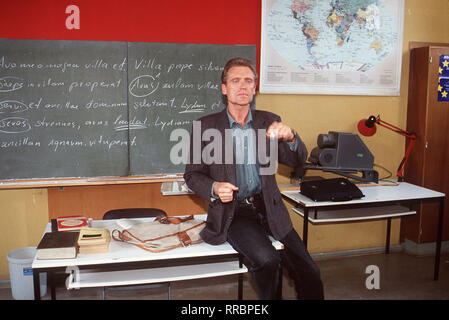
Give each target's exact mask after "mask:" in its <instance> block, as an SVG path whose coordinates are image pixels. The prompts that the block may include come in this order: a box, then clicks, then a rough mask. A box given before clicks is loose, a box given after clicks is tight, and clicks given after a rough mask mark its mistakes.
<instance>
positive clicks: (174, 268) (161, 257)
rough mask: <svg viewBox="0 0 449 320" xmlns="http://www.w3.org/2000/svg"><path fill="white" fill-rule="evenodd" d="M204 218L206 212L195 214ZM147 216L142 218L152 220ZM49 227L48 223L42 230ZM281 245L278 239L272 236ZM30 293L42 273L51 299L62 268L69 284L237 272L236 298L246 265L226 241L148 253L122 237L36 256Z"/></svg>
mask: <svg viewBox="0 0 449 320" xmlns="http://www.w3.org/2000/svg"><path fill="white" fill-rule="evenodd" d="M195 218H197V219H206V215H196V216H195ZM151 219H152V218H145V219H142V220H143V221H145V220H151ZM91 226H92V227H94V228H107V229H109V230H110V231H112V230H113V229H117V228H118V225H117V224H116V223H115V220H99V221H92V225H91ZM50 230H51V228H50V224H48V225H47V228H46V230H45V232H49V231H50ZM273 246H274V247H275V248H276V249H278V250H280V249H282V248H283V247H282V244H281V243H280V242H279V241H275V240H273ZM32 268H33V281H34V296H35V299H40V298H41V297H40V290H39V281H40V280H39V273H41V272H47V279H48V281H49V287H50V288H51V298H52V299H55V298H56V293H55V289H54V283H53V278H52V273H53V272H61V271H65V272H67V280H66V286H67V288H68V289H78V288H86V287H108V286H122V285H135V284H147V283H161V282H172V281H180V280H189V279H199V278H208V277H216V276H224V275H231V274H238V275H239V278H238V299H242V295H243V276H242V275H243V273H245V272H247V271H248V269H247V268H246V267H245V266H244V265H243V263H242V259H241V257H240V256H239V254H238V253H237V251H235V250H234V249H233V248H232V246H231V245H230V244H229V243H227V242H226V243H223V244H221V245H217V246H213V245H209V244H207V243H204V242H203V243H200V244H196V245H192V246H189V247H182V248H177V249H173V250H169V251H165V252H160V253H152V252H147V251H145V250H143V249H140V248H138V247H136V246H133V245H131V244H128V243H125V242H119V241H115V240H111V243H110V247H109V252H108V253H102V254H78V256H77V257H76V258H75V259H58V260H56V259H55V260H37V259H34V260H33V263H32Z"/></svg>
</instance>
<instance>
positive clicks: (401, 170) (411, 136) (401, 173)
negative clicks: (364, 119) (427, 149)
mask: <svg viewBox="0 0 449 320" xmlns="http://www.w3.org/2000/svg"><path fill="white" fill-rule="evenodd" d="M376 123H377V124H378V125H380V126H382V127H384V128H387V129H389V130H391V131H394V132H396V133H399V134H400V135H403V136H405V137H407V138H409V139H410V142H409V144H408V146H407V149H406V151H405V155H404V157H403V158H402V161H401V163H400V164H399V167H398V170H397V172H396V174H397V176H398V178H399V181H404V167H405V163H406V162H407V159H408V156H409V155H410V151H411V150H412V147H413V144H414V143H415V141H416V138H417V137H416V134H414V133H413V132H410V131H407V130H403V129H401V128H399V127H396V126H395V125H393V124H391V123H388V122H386V121H383V120H381V119H380V117H379V116H377V118H376Z"/></svg>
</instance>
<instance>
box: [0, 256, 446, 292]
mask: <svg viewBox="0 0 449 320" xmlns="http://www.w3.org/2000/svg"><path fill="white" fill-rule="evenodd" d="M433 263H434V257H433V256H419V257H416V256H413V255H409V254H405V253H400V252H393V253H390V254H389V255H385V254H369V255H361V256H350V257H340V258H332V259H322V260H317V264H318V266H319V267H320V270H321V275H322V279H323V283H324V288H325V298H326V299H330V300H378V299H387V300H397V299H400V300H415V299H420V300H449V253H443V254H442V256H441V264H440V278H439V280H438V281H434V280H433V266H434V264H433ZM368 266H377V267H378V275H379V278H378V279H379V281H378V284H379V289H376V288H374V289H367V287H366V282H368V283H369V284H375V283H376V281H375V280H373V279H374V278H375V275H376V274H377V273H376V272H374V273H373V272H372V271H371V272H368V273H366V269H367V267H368ZM367 280H368V281H367ZM295 296H296V295H295V292H294V289H293V287H292V283H291V281H289V279H288V278H287V276H286V272H284V280H283V298H284V299H288V300H291V299H295ZM167 297H168V295H167V288H166V287H163V288H153V289H146V290H140V289H139V290H133V291H115V290H114V291H108V292H107V294H106V299H108V300H112V299H120V300H125V299H132V300H137V299H159V300H160V299H167ZM57 298H58V299H65V300H67V299H83V300H94V299H102V290H101V289H95V288H92V289H80V290H70V291H68V290H66V289H65V288H64V287H60V288H57ZM171 298H172V299H175V300H216V299H220V300H234V299H236V298H237V276H226V277H217V278H208V279H201V280H189V281H180V282H174V283H172V284H171ZM243 298H244V299H246V300H249V299H257V294H256V291H255V285H254V282H253V281H252V279H251V277H250V275H249V274H245V276H244V289H243ZM0 299H1V300H9V299H12V296H11V289H10V287H9V286H8V285H6V284H3V285H0ZM44 299H45V300H47V299H50V297H49V292H48V293H47V295H46V296H45V297H44Z"/></svg>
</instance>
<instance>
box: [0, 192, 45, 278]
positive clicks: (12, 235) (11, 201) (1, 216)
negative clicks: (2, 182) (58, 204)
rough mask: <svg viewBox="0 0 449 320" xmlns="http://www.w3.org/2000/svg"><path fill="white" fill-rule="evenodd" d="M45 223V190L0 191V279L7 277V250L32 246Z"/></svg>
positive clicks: (34, 244)
mask: <svg viewBox="0 0 449 320" xmlns="http://www.w3.org/2000/svg"><path fill="white" fill-rule="evenodd" d="M47 222H48V205H47V189H28V190H6V191H1V192H0V280H2V279H9V269H8V260H7V258H6V256H7V255H8V253H9V252H10V251H12V250H14V249H17V248H23V247H28V246H36V245H37V243H38V242H39V240H40V238H41V236H42V232H43V231H44V228H45V225H46V224H47Z"/></svg>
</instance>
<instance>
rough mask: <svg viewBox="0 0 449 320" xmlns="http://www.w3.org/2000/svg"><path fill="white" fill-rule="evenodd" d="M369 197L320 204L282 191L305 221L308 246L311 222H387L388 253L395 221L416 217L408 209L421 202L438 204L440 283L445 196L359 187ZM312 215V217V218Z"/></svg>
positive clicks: (404, 187)
mask: <svg viewBox="0 0 449 320" xmlns="http://www.w3.org/2000/svg"><path fill="white" fill-rule="evenodd" d="M359 188H360V190H361V191H362V193H363V194H364V195H365V196H364V197H363V198H361V199H355V200H350V201H341V202H332V201H320V202H316V201H313V200H311V199H310V198H308V197H306V196H304V195H302V194H301V193H299V189H298V190H289V191H282V195H283V196H284V197H286V198H287V199H289V200H291V201H293V202H294V203H295V205H296V206H295V207H294V208H293V211H294V212H296V213H297V214H299V215H301V216H302V217H303V218H304V224H303V241H304V244H305V245H306V246H307V237H308V223H307V221H308V222H311V223H313V224H319V223H332V222H350V221H361V220H374V219H387V239H386V245H385V248H386V249H385V251H386V253H388V252H389V247H390V229H391V218H394V217H400V216H406V215H412V214H416V211H413V210H411V209H410V208H409V207H406V206H404V205H410V204H413V203H416V202H421V201H438V202H439V214H438V232H437V240H436V249H435V267H434V280H438V273H439V266H440V254H441V238H442V233H443V215H444V199H445V194H444V193H441V192H437V191H433V190H430V189H426V188H423V187H420V186H416V185H413V184H410V183H406V182H400V183H399V185H391V186H377V185H374V186H363V187H359ZM311 212H312V214H311Z"/></svg>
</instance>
